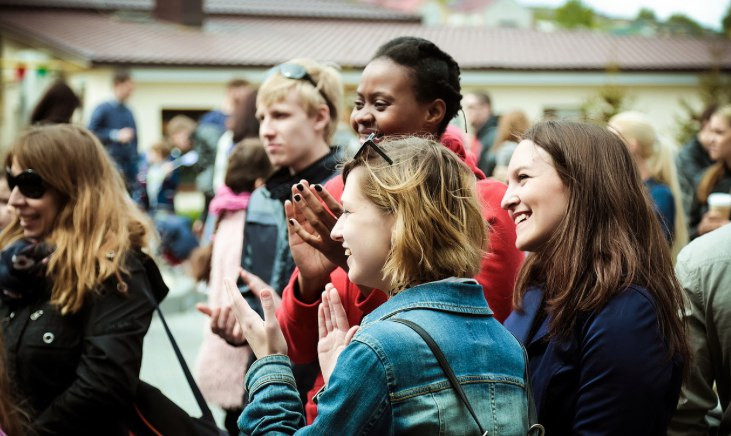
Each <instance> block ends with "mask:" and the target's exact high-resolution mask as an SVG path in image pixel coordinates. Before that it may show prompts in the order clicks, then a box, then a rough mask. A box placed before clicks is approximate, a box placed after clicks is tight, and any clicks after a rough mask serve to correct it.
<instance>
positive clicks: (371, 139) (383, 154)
mask: <svg viewBox="0 0 731 436" xmlns="http://www.w3.org/2000/svg"><path fill="white" fill-rule="evenodd" d="M375 139H376V134H375V133H371V134H370V135H369V136H368V139H366V140H365V142H364V143H363V145H361V146H360V148H359V149H358V151H357V152H356V153H355V156H353V159H354V160H355V159H358V158H359V157H360V156H361V155H362V154H363V153H364V152H365V149H366V148H367V147H370V148H372V149H373V150H374V151H375V152H376V153H378V154H379V155H380V156H381V157H382V158H383V160H385V161H386V162H388V164H389V165H393V161H392V160H391V158H390V157H388V155H387V154H386V152H385V151H383V149H382V148H381V147H379V146H378V144H376V142H375V141H374V140H375Z"/></svg>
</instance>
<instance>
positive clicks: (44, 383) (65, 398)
mask: <svg viewBox="0 0 731 436" xmlns="http://www.w3.org/2000/svg"><path fill="white" fill-rule="evenodd" d="M126 267H127V270H128V271H129V275H128V276H127V278H126V280H125V285H126V288H127V292H126V293H121V292H120V291H119V290H118V289H123V288H124V287H125V286H124V285H122V284H118V282H117V280H116V279H114V278H110V279H108V280H107V281H105V282H104V283H103V285H102V286H101V289H100V291H99V292H98V293H93V294H91V295H90V296H89V297H87V299H86V301H85V302H84V306H83V308H82V309H81V310H80V311H79V312H78V313H75V314H72V315H61V313H60V312H59V311H58V310H57V309H56V308H55V307H54V306H52V305H51V304H50V301H49V299H50V286H48V285H46V286H44V288H45V289H40V290H39V291H38V292H35V293H34V294H35V295H34V297H32V298H29V299H25V300H23V301H20V302H8V301H3V302H0V320H1V322H2V328H3V332H4V334H5V347H6V353H7V356H6V358H7V363H8V365H7V368H8V372H9V375H10V379H11V380H12V383H13V386H14V388H15V390H16V392H17V393H18V396H19V397H20V398H21V400H23V401H24V406H25V408H26V410H27V411H28V412H29V413H30V415H31V418H32V423H33V427H34V429H35V430H36V431H37V432H38V433H39V434H56V435H59V434H61V435H66V434H73V435H79V434H105V435H116V434H120V435H121V434H127V431H126V426H125V421H126V417H127V416H128V414H129V413H130V410H131V407H132V399H133V397H134V394H135V392H136V390H137V385H138V383H139V371H140V366H141V363H142V340H143V338H144V336H145V333H147V329H148V328H149V326H150V320H151V318H152V312H153V310H154V305H153V304H152V302H151V301H150V298H149V297H148V295H149V294H148V292H150V293H152V295H154V296H155V298H156V299H157V300H158V301H160V300H162V298H164V296H165V295H166V294H167V291H168V290H167V287H165V284H164V283H163V282H162V278H161V277H160V272H159V271H158V269H157V266H156V265H155V264H154V262H153V261H152V260H151V259H150V258H149V257H147V256H146V255H144V254H142V253H139V252H136V253H131V254H129V255H128V256H127V259H126Z"/></svg>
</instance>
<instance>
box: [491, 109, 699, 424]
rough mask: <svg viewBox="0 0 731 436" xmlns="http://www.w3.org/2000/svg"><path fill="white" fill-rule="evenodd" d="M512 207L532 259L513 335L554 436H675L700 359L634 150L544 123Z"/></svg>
mask: <svg viewBox="0 0 731 436" xmlns="http://www.w3.org/2000/svg"><path fill="white" fill-rule="evenodd" d="M502 204H503V208H505V209H506V210H508V211H509V213H510V216H511V217H512V218H513V220H514V221H515V222H516V224H517V226H516V227H517V233H518V235H517V238H516V242H515V245H516V246H517V247H518V248H519V249H521V250H523V251H527V252H529V253H530V254H529V255H528V256H527V257H526V260H525V263H524V264H523V267H522V268H521V270H520V273H519V275H518V280H517V283H516V286H515V297H514V302H515V305H516V309H515V310H514V311H513V313H512V314H511V315H510V317H508V319H507V321H505V326H506V327H507V328H508V330H510V331H511V332H512V333H513V334H514V335H515V337H516V338H518V340H520V341H521V342H522V343H523V345H524V346H525V347H526V349H527V352H528V358H529V367H530V371H529V373H530V376H531V382H532V386H531V387H532V389H533V398H534V400H535V404H536V410H537V412H538V422H540V423H541V424H543V425H544V426H545V429H546V434H549V435H551V434H553V435H568V434H623V435H664V434H665V431H666V428H667V425H668V423H669V421H670V418H671V417H672V414H673V413H674V411H675V406H676V405H677V402H678V395H679V393H680V385H681V381H682V379H683V372H684V368H685V367H686V365H688V362H689V361H690V353H689V352H688V344H687V342H686V334H685V323H684V322H683V320H681V318H680V317H679V316H678V314H679V313H681V311H682V310H683V295H682V289H681V288H680V285H679V284H678V281H677V279H676V278H675V275H674V274H673V264H672V258H671V256H670V249H669V247H668V244H667V242H666V241H665V238H664V237H663V233H662V229H661V225H660V222H659V221H658V220H657V219H656V218H655V212H654V210H653V206H652V203H651V201H650V199H649V197H648V195H647V193H646V191H645V187H644V185H643V183H642V180H641V178H640V175H639V172H638V171H637V166H636V164H635V162H634V160H633V159H632V157H631V156H630V154H629V151H628V150H627V147H626V146H625V144H624V141H622V139H621V138H620V137H619V136H618V135H616V134H614V133H612V132H610V131H609V130H608V129H605V128H601V127H599V126H595V125H591V124H582V123H575V122H570V121H547V122H541V123H538V124H536V125H534V126H533V127H531V128H530V129H529V130H528V131H527V132H525V134H524V135H523V140H522V141H521V142H520V144H519V145H518V148H516V149H515V153H513V158H512V159H511V160H510V166H509V167H508V190H507V192H506V193H505V197H503V202H502Z"/></svg>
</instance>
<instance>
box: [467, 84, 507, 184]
mask: <svg viewBox="0 0 731 436" xmlns="http://www.w3.org/2000/svg"><path fill="white" fill-rule="evenodd" d="M462 107H463V108H464V113H465V117H466V118H467V123H468V124H469V125H470V128H471V129H472V133H473V135H474V137H473V138H472V145H471V147H470V151H471V152H472V155H473V156H474V157H475V159H477V166H478V167H479V168H480V169H481V170H482V172H483V173H485V175H486V176H487V177H490V176H492V173H493V170H494V169H495V155H494V154H493V153H492V146H493V144H495V135H496V134H497V126H498V119H499V117H498V116H497V115H495V114H493V112H492V101H491V100H490V96H489V95H488V94H487V93H486V92H480V91H478V92H470V93H469V94H466V95H465V96H464V99H463V100H462Z"/></svg>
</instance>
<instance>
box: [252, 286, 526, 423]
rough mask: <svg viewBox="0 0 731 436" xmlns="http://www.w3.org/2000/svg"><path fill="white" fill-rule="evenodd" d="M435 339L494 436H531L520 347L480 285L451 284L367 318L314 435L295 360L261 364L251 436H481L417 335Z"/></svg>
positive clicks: (324, 401) (256, 370)
mask: <svg viewBox="0 0 731 436" xmlns="http://www.w3.org/2000/svg"><path fill="white" fill-rule="evenodd" d="M389 318H403V319H408V320H411V321H413V322H415V323H417V324H419V325H420V326H422V327H423V328H424V329H425V330H427V331H428V332H429V334H430V335H431V336H432V337H433V338H434V340H435V341H436V343H437V344H438V345H439V347H440V348H441V350H442V352H443V353H444V355H445V356H446V358H447V361H448V362H449V364H450V365H451V366H452V369H453V370H454V373H455V374H456V376H457V378H458V379H459V381H460V384H461V385H462V387H463V389H464V391H465V393H466V395H467V397H468V398H469V400H470V402H471V404H472V407H473V408H474V410H475V413H476V414H477V417H478V418H479V420H480V423H481V424H482V426H483V427H484V428H485V429H486V430H487V431H488V434H490V435H519V434H523V435H525V434H526V431H527V428H528V402H527V401H528V396H527V394H526V388H525V383H524V382H525V378H524V377H525V361H524V355H523V350H522V349H521V347H520V344H519V343H518V341H516V340H515V338H514V337H513V336H512V335H511V334H510V333H509V332H508V331H507V330H506V329H505V328H504V327H503V326H502V325H500V323H499V322H498V321H497V320H495V319H494V318H493V317H492V311H491V310H490V308H489V307H488V306H487V303H486V302H485V297H484V295H483V292H482V288H481V286H480V285H478V284H477V282H475V281H474V280H471V279H470V280H467V279H464V280H462V279H457V280H455V279H448V280H442V281H438V282H431V283H427V284H423V285H420V286H416V287H414V288H411V289H407V290H405V291H403V292H401V293H399V294H397V295H396V296H394V297H393V298H391V299H389V300H388V301H387V302H386V303H384V304H383V305H381V306H380V307H378V308H377V309H376V310H374V311H373V312H372V313H370V314H369V315H367V316H366V317H365V318H364V319H363V322H362V324H361V328H360V330H359V331H358V333H356V335H355V337H354V338H353V341H352V342H351V343H350V345H348V347H346V348H345V350H344V351H343V352H342V354H341V355H340V356H339V358H338V361H337V364H336V366H335V369H334V371H333V374H332V376H331V377H330V382H329V384H328V386H327V388H325V389H324V391H322V392H321V393H320V394H319V395H318V416H317V419H316V420H315V422H314V423H313V424H312V425H311V426H309V427H304V425H305V420H304V416H303V415H302V405H301V403H300V402H299V397H298V396H297V391H296V390H295V387H294V379H293V377H292V373H291V370H290V367H289V359H288V358H287V357H286V356H281V355H273V356H267V357H265V358H263V359H260V360H258V361H257V362H256V363H254V365H253V366H252V367H251V369H250V371H249V372H248V374H247V379H246V387H247V390H248V392H249V395H250V401H251V403H250V404H249V405H248V406H247V407H246V409H245V410H244V413H243V414H242V415H241V417H240V418H239V428H240V429H241V430H242V432H243V433H244V434H270V433H280V434H281V433H285V434H291V433H295V432H298V433H300V432H301V433H302V434H347V435H360V434H377V435H390V434H403V433H413V434H477V433H478V429H477V425H476V424H475V422H474V420H473V418H472V417H471V416H470V415H469V412H468V411H467V409H466V408H465V407H464V406H463V405H462V403H461V402H460V400H459V399H458V398H457V396H456V395H455V393H454V391H453V389H452V388H451V385H450V383H449V381H448V379H447V378H446V376H445V375H444V372H443V371H442V368H441V367H440V366H439V364H438V363H437V360H436V358H435V357H434V355H433V354H432V352H431V350H430V349H429V347H428V346H427V344H426V343H425V342H424V340H423V339H422V338H421V337H420V336H418V335H417V334H416V333H415V332H414V331H413V330H411V329H410V328H409V327H406V326H404V325H402V324H399V323H396V322H385V321H387V320H388V319H389Z"/></svg>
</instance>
